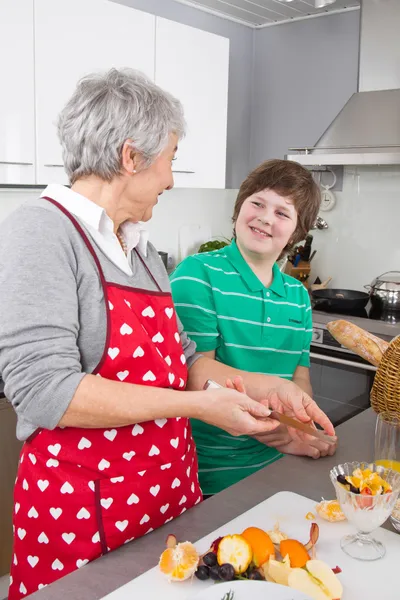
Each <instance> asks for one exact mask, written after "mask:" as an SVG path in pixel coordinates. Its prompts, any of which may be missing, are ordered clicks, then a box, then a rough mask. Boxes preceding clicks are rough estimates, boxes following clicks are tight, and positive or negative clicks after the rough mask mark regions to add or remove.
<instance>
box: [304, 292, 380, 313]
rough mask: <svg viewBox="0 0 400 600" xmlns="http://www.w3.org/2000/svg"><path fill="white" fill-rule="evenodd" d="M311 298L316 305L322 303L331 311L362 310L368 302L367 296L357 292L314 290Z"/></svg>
mask: <svg viewBox="0 0 400 600" xmlns="http://www.w3.org/2000/svg"><path fill="white" fill-rule="evenodd" d="M312 296H313V298H314V300H315V301H316V302H317V304H322V303H323V304H324V305H325V306H328V307H329V308H330V309H331V310H338V311H343V310H360V309H363V308H365V306H366V305H367V304H368V300H369V294H366V293H365V292H359V291H357V290H341V289H336V290H335V289H326V290H315V291H314V292H312ZM316 308H317V307H316Z"/></svg>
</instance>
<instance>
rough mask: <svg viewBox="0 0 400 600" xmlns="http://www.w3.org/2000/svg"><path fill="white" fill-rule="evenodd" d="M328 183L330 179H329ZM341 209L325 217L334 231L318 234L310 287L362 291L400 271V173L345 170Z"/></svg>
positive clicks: (339, 197) (338, 205)
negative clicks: (320, 283)
mask: <svg viewBox="0 0 400 600" xmlns="http://www.w3.org/2000/svg"><path fill="white" fill-rule="evenodd" d="M327 183H328V179H327ZM335 196H336V198H337V202H336V206H335V207H334V208H333V210H332V211H330V212H321V213H320V214H321V216H322V217H323V218H324V219H325V220H326V221H327V222H328V225H329V229H327V230H324V231H314V232H312V233H313V235H314V244H313V248H314V249H315V250H317V254H316V255H315V258H314V260H313V261H312V274H311V281H314V279H315V277H316V276H317V275H318V276H319V277H320V278H321V279H326V278H327V277H332V278H333V281H332V282H331V284H330V286H331V287H334V288H337V287H339V288H340V287H343V288H347V289H356V290H363V286H364V285H365V284H369V283H371V281H372V279H373V278H374V277H376V276H378V275H381V274H382V273H384V272H385V271H396V270H397V271H400V244H399V224H400V167H399V166H381V167H346V169H345V174H344V181H343V191H342V192H335Z"/></svg>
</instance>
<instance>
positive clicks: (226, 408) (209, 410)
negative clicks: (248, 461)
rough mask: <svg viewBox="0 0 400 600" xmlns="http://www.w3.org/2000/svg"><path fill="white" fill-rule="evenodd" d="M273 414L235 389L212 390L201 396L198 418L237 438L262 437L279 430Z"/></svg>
mask: <svg viewBox="0 0 400 600" xmlns="http://www.w3.org/2000/svg"><path fill="white" fill-rule="evenodd" d="M269 414H270V410H269V409H268V408H267V407H266V406H263V405H262V404H261V403H260V402H256V401H255V400H252V399H251V398H249V397H248V396H246V394H244V393H242V392H238V391H237V390H235V389H227V388H219V389H209V390H207V391H205V392H203V393H202V394H201V396H200V402H199V406H198V409H197V414H196V418H197V419H200V420H201V421H204V422H205V423H208V424H209V425H214V426H215V427H220V428H221V429H224V430H225V431H227V432H228V433H230V434H231V435H234V436H238V435H261V434H263V433H267V432H271V431H273V430H274V429H276V428H277V427H279V422H278V421H274V420H273V419H269V418H268V416H269Z"/></svg>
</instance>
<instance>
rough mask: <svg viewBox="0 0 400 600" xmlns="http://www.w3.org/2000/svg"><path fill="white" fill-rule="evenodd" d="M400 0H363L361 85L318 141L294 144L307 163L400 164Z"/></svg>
mask: <svg viewBox="0 0 400 600" xmlns="http://www.w3.org/2000/svg"><path fill="white" fill-rule="evenodd" d="M399 31H400V0H363V1H362V5H361V36H360V69H359V86H358V88H359V91H358V92H357V93H355V94H353V95H352V96H351V98H350V100H349V101H348V102H347V104H346V105H345V106H344V107H343V109H342V110H341V111H340V113H339V114H338V115H337V117H336V118H335V119H334V120H333V122H332V123H331V125H330V126H329V127H328V129H327V130H326V131H325V132H324V134H323V135H322V136H321V137H320V139H319V140H318V142H317V143H316V144H315V146H313V147H310V148H290V149H289V154H288V155H287V158H288V159H289V160H295V161H297V162H300V163H301V164H303V165H379V164H380V165H393V164H396V165H397V164H400V35H399Z"/></svg>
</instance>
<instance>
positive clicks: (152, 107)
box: [58, 69, 186, 183]
mask: <svg viewBox="0 0 400 600" xmlns="http://www.w3.org/2000/svg"><path fill="white" fill-rule="evenodd" d="M185 128H186V124H185V119H184V116H183V107H182V104H181V103H180V102H179V100H177V99H176V98H174V97H173V96H172V95H171V94H169V93H168V92H166V91H164V90H162V89H161V88H160V87H158V86H157V85H156V84H155V83H153V82H152V81H151V80H150V79H149V78H148V77H146V76H145V75H143V73H140V72H139V71H135V70H133V69H121V70H117V69H111V70H110V71H108V72H107V73H102V74H96V73H92V74H90V75H87V76H85V77H83V78H82V79H81V80H80V81H79V82H78V85H77V87H76V89H75V91H74V93H73V95H72V97H71V98H70V100H69V101H68V103H67V105H66V106H65V108H64V109H63V110H62V111H61V113H60V115H59V118H58V137H59V139H60V142H61V145H62V150H63V160H64V167H65V170H66V172H67V175H68V177H69V179H70V182H71V183H74V182H75V181H76V180H77V179H79V178H80V177H83V176H87V175H92V174H95V175H98V176H99V177H101V178H102V179H104V180H106V181H110V180H111V179H112V178H113V177H115V176H116V175H118V174H119V173H120V169H121V151H122V147H123V145H124V143H125V142H126V140H127V139H131V140H133V146H134V148H135V150H137V151H138V152H139V153H140V154H141V155H142V156H143V158H144V160H145V164H146V166H149V165H150V164H151V163H152V162H153V161H154V160H155V159H156V158H157V156H159V154H160V153H161V152H162V151H163V150H164V149H165V148H166V146H167V144H168V141H169V136H170V134H171V133H175V134H176V135H177V136H178V139H181V138H182V137H183V136H184V134H185Z"/></svg>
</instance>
